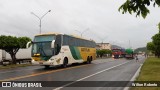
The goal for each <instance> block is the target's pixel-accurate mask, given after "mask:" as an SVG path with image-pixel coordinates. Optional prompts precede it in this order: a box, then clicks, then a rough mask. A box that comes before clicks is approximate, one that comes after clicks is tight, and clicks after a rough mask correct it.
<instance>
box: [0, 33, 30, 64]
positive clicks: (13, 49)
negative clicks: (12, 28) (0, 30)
mask: <svg viewBox="0 0 160 90" xmlns="http://www.w3.org/2000/svg"><path fill="white" fill-rule="evenodd" d="M29 41H31V39H30V38H28V37H18V38H17V37H15V36H5V35H1V36H0V49H3V50H5V51H6V52H7V53H9V54H10V55H11V58H12V60H13V63H16V61H15V60H16V53H17V52H18V50H19V49H20V48H25V47H26V44H27V42H29Z"/></svg>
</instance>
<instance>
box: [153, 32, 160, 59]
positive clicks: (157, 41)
mask: <svg viewBox="0 0 160 90" xmlns="http://www.w3.org/2000/svg"><path fill="white" fill-rule="evenodd" d="M152 40H153V41H152V42H153V44H154V51H155V55H156V56H158V58H159V57H160V33H157V34H155V35H154V36H153V37H152Z"/></svg>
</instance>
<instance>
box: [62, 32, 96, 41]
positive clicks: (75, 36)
mask: <svg viewBox="0 0 160 90" xmlns="http://www.w3.org/2000/svg"><path fill="white" fill-rule="evenodd" d="M64 35H67V36H70V37H74V38H78V39H83V40H87V41H93V42H95V41H94V40H89V39H85V38H82V37H80V36H77V35H68V34H64Z"/></svg>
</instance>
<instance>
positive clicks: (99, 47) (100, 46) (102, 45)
mask: <svg viewBox="0 0 160 90" xmlns="http://www.w3.org/2000/svg"><path fill="white" fill-rule="evenodd" d="M111 47H112V45H111V44H110V43H97V44H96V49H97V50H102V49H108V50H111Z"/></svg>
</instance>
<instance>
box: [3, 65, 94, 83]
mask: <svg viewBox="0 0 160 90" xmlns="http://www.w3.org/2000/svg"><path fill="white" fill-rule="evenodd" d="M90 65H93V64H87V65H80V66H75V67H69V68H64V69H58V70H53V71H46V72H40V73H34V74H30V75H26V76H19V77H13V78H8V79H3V80H0V81H12V80H17V79H23V78H28V77H34V76H39V75H44V74H49V73H53V72H60V71H63V70H69V69H74V68H79V67H85V66H90Z"/></svg>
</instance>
